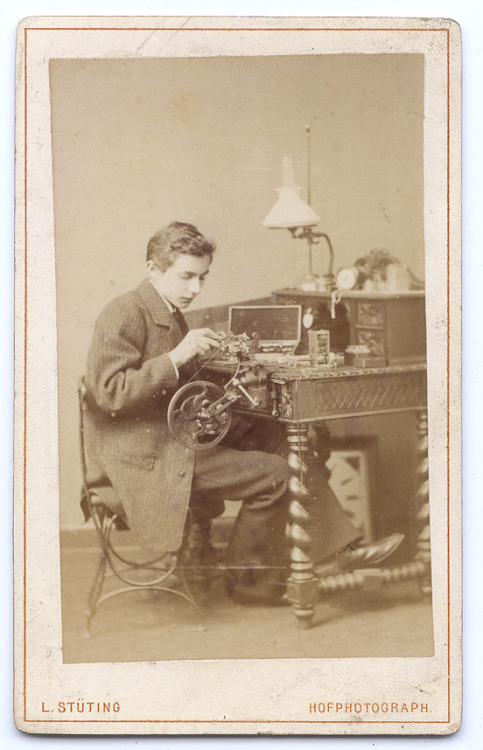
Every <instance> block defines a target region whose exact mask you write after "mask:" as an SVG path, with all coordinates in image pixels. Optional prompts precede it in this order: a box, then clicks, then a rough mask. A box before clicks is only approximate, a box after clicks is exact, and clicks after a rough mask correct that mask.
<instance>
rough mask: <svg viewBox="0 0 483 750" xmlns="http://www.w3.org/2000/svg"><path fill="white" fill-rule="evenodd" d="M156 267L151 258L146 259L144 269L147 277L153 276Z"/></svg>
mask: <svg viewBox="0 0 483 750" xmlns="http://www.w3.org/2000/svg"><path fill="white" fill-rule="evenodd" d="M156 268H157V266H156V264H155V262H154V260H151V259H150V260H147V261H146V270H147V272H148V277H149V278H150V279H152V277H153V275H154V272H155V270H156Z"/></svg>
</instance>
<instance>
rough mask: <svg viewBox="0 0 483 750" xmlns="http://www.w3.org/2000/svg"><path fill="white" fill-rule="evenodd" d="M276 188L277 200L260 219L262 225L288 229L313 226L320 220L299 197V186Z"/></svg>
mask: <svg viewBox="0 0 483 750" xmlns="http://www.w3.org/2000/svg"><path fill="white" fill-rule="evenodd" d="M276 190H277V192H278V200H277V202H276V203H275V205H274V207H273V208H272V210H271V211H269V212H268V214H267V215H266V217H265V218H264V220H263V221H262V226H264V227H270V229H288V228H290V227H308V226H313V225H314V224H317V223H318V222H319V221H320V216H318V215H317V214H316V213H315V211H314V210H313V208H311V207H310V206H309V204H308V203H305V201H303V200H302V198H301V197H300V190H301V188H300V187H297V186H296V185H287V186H285V187H280V188H276Z"/></svg>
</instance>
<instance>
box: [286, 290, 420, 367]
mask: <svg viewBox="0 0 483 750" xmlns="http://www.w3.org/2000/svg"><path fill="white" fill-rule="evenodd" d="M273 295H274V296H275V297H277V302H279V301H281V302H286V303H287V304H292V305H293V304H299V305H302V306H303V312H304V313H305V312H307V310H308V309H309V308H310V309H311V314H312V316H313V320H314V322H313V325H312V327H313V328H316V329H318V328H327V329H328V330H329V331H330V332H331V349H332V351H344V349H345V348H346V347H347V346H348V345H349V344H366V345H367V346H368V347H369V349H370V351H371V354H372V355H374V356H376V357H384V358H385V360H386V362H387V364H389V365H398V364H403V363H410V362H424V361H425V359H426V321H425V299H424V292H423V291H405V292H397V293H393V292H362V291H354V292H344V293H343V294H342V295H341V299H340V302H339V304H338V305H336V318H335V320H334V319H332V318H331V314H330V308H331V294H330V292H319V291H304V290H302V289H298V288H287V289H278V290H277V291H275V292H273ZM307 351H308V349H307V330H306V329H304V330H303V332H302V341H301V345H300V353H302V354H304V353H306V352H307Z"/></svg>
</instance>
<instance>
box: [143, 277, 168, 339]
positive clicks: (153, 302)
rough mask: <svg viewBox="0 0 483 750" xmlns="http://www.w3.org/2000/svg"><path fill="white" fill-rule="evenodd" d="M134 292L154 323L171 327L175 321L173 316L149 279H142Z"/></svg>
mask: <svg viewBox="0 0 483 750" xmlns="http://www.w3.org/2000/svg"><path fill="white" fill-rule="evenodd" d="M136 292H137V293H138V294H139V296H140V297H141V298H142V300H143V302H144V304H145V305H146V307H147V308H148V310H149V312H150V314H151V317H152V319H153V321H154V323H156V325H158V326H166V327H167V328H172V327H173V323H175V321H174V320H173V316H172V314H171V313H170V311H169V310H168V308H167V307H166V304H165V302H164V300H163V299H162V297H161V296H160V295H159V294H158V292H157V291H156V289H155V288H154V286H153V285H152V284H151V282H150V281H149V279H144V281H142V282H141V283H140V284H139V286H138V287H136ZM175 325H176V324H175Z"/></svg>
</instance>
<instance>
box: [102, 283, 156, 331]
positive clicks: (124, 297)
mask: <svg viewBox="0 0 483 750" xmlns="http://www.w3.org/2000/svg"><path fill="white" fill-rule="evenodd" d="M145 307H146V306H145V304H144V302H143V299H142V296H141V295H140V293H139V286H138V287H136V288H135V289H131V290H130V291H128V292H124V293H123V294H119V295H118V296H117V297H114V299H112V300H111V301H110V302H109V303H108V304H107V305H106V307H105V308H104V309H103V310H102V312H101V313H100V315H99V317H98V319H97V320H98V322H102V321H103V320H108V319H109V318H112V317H116V318H117V317H119V316H123V317H124V316H125V315H128V316H139V315H143V313H144V310H145Z"/></svg>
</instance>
